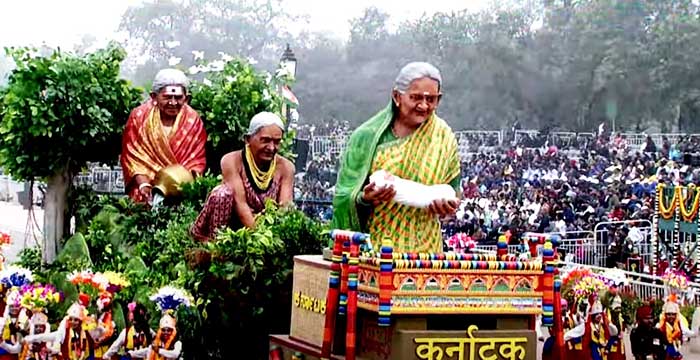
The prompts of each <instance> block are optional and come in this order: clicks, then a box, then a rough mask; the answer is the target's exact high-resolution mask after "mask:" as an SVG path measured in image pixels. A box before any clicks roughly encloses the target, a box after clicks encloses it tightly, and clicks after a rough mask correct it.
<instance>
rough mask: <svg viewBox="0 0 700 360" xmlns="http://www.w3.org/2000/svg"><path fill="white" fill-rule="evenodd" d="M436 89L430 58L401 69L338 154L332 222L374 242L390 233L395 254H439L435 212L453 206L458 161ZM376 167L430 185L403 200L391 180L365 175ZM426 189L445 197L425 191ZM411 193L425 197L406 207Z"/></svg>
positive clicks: (450, 210)
mask: <svg viewBox="0 0 700 360" xmlns="http://www.w3.org/2000/svg"><path fill="white" fill-rule="evenodd" d="M441 88H442V77H441V76H440V72H439V71H438V69H436V68H435V67H434V66H432V65H430V64H428V63H424V62H413V63H410V64H408V65H406V66H404V67H403V68H402V69H401V71H400V73H399V75H398V77H397V78H396V81H395V83H394V88H393V89H392V91H391V102H390V103H389V105H388V106H387V107H385V108H384V109H383V110H381V111H380V112H378V113H377V114H376V115H374V116H373V117H372V118H371V119H369V120H367V121H366V122H365V123H363V124H362V125H361V126H360V127H358V128H357V129H356V130H355V131H354V132H353V133H352V135H351V136H350V139H349V141H348V146H347V149H346V150H345V153H344V154H343V156H342V158H341V160H340V161H341V162H340V172H339V174H338V181H337V184H336V193H335V198H334V199H333V224H332V227H333V228H335V229H345V230H352V231H362V232H369V233H370V235H371V237H372V239H375V240H376V241H374V243H375V245H378V244H381V242H382V240H384V239H386V238H389V239H392V240H393V241H394V250H395V251H398V252H442V250H443V248H442V234H441V231H440V222H439V217H440V216H447V215H451V214H454V213H455V211H456V210H457V207H458V206H459V200H458V199H457V196H459V195H460V194H459V193H460V161H459V154H458V151H457V140H456V138H455V135H454V133H453V132H452V129H450V127H449V126H448V125H447V123H446V122H445V121H444V120H442V119H441V118H439V117H438V116H437V115H436V114H435V111H436V109H437V107H438V105H439V103H440V99H441V97H442V93H441V92H440V91H441ZM380 170H383V171H381V173H385V174H386V173H388V174H390V175H391V176H393V177H396V178H398V179H401V180H402V182H403V183H407V181H408V182H410V184H409V187H410V188H420V189H428V190H427V191H408V192H406V191H402V192H403V193H407V194H400V195H401V196H400V197H404V198H408V199H407V201H404V202H402V201H400V200H401V199H398V198H397V190H399V189H398V185H397V182H396V181H394V182H386V181H384V179H382V178H379V179H378V178H377V177H376V175H375V176H371V175H373V174H378V173H380ZM380 180H381V181H380ZM449 187H452V189H453V190H454V191H452V189H449ZM445 188H447V190H450V191H448V192H444V191H443V190H444V189H445ZM432 189H440V190H441V191H440V194H442V193H444V194H447V195H446V196H442V195H440V194H437V195H436V196H432V195H435V194H427V193H430V192H432V191H431V190H432ZM450 192H451V193H452V195H450V194H449V193H450ZM425 195H431V196H425ZM417 198H421V200H425V198H429V199H428V200H429V201H420V202H421V203H423V205H421V206H411V205H410V203H411V202H416V201H414V200H416V199H417ZM416 203H417V202H416ZM407 204H408V205H407Z"/></svg>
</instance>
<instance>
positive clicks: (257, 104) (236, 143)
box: [191, 59, 282, 174]
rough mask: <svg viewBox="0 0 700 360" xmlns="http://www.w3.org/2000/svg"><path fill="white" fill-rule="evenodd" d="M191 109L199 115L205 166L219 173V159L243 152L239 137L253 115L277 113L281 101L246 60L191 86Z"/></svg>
mask: <svg viewBox="0 0 700 360" xmlns="http://www.w3.org/2000/svg"><path fill="white" fill-rule="evenodd" d="M191 93H192V101H191V104H192V107H193V108H194V109H196V110H197V111H199V114H200V116H201V117H202V120H203V121H204V126H205V127H206V130H207V134H208V136H209V140H208V142H207V164H208V165H209V167H210V169H211V170H212V171H213V172H214V173H217V174H218V173H220V161H221V157H222V156H223V155H224V154H226V153H228V152H230V151H233V150H238V149H241V148H243V134H245V132H246V130H248V124H249V123H250V119H251V118H252V117H253V115H255V114H257V113H259V112H261V111H270V112H274V113H278V114H279V113H280V108H281V104H282V103H281V99H280V97H279V95H277V92H276V89H275V87H274V85H273V84H272V83H271V82H270V79H267V78H266V77H265V74H263V73H260V72H258V71H257V70H255V68H254V67H253V66H251V65H250V64H249V63H248V62H247V61H246V60H243V59H234V60H231V61H228V62H226V63H225V64H224V67H223V69H222V70H221V71H211V72H208V73H207V74H206V77H205V79H204V80H203V81H201V82H193V84H192V85H191Z"/></svg>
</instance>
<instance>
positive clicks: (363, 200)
mask: <svg viewBox="0 0 700 360" xmlns="http://www.w3.org/2000/svg"><path fill="white" fill-rule="evenodd" d="M357 203H358V204H360V205H362V206H372V204H370V203H368V202H366V201H365V199H363V198H362V194H361V193H360V194H359V195H357Z"/></svg>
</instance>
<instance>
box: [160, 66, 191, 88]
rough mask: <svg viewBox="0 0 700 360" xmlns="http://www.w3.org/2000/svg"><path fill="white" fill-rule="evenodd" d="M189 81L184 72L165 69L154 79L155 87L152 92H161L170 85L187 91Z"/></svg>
mask: <svg viewBox="0 0 700 360" xmlns="http://www.w3.org/2000/svg"><path fill="white" fill-rule="evenodd" d="M189 82H190V81H189V79H187V75H185V73H184V72H182V71H180V70H178V69H163V70H161V71H158V74H156V77H155V79H153V85H152V86H151V91H152V92H154V93H158V92H160V91H161V90H162V89H163V88H164V87H166V86H170V85H180V86H182V87H183V88H185V89H187V86H188V85H189Z"/></svg>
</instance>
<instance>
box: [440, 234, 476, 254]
mask: <svg viewBox="0 0 700 360" xmlns="http://www.w3.org/2000/svg"><path fill="white" fill-rule="evenodd" d="M447 246H448V247H449V248H450V249H451V250H454V251H455V252H464V251H465V250H471V249H473V248H474V247H476V242H475V241H474V240H473V239H472V238H471V237H470V236H468V235H467V234H465V233H461V232H460V233H456V234H454V235H452V236H450V238H449V239H447Z"/></svg>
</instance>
